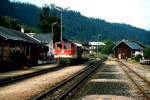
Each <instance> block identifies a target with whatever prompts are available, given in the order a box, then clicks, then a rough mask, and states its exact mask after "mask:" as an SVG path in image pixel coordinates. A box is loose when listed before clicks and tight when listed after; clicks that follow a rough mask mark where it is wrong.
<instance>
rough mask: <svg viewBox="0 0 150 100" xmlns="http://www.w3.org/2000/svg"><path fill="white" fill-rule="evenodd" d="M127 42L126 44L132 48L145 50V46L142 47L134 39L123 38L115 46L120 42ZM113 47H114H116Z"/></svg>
mask: <svg viewBox="0 0 150 100" xmlns="http://www.w3.org/2000/svg"><path fill="white" fill-rule="evenodd" d="M122 42H123V43H125V44H127V45H128V46H129V47H130V48H131V49H134V50H143V47H141V46H140V45H139V44H138V43H136V42H135V41H133V42H129V41H127V40H122V41H120V42H118V43H117V45H116V46H115V47H114V48H116V47H117V46H118V45H119V44H120V43H122ZM114 48H113V49H114Z"/></svg>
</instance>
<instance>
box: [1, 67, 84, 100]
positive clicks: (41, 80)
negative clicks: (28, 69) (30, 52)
mask: <svg viewBox="0 0 150 100" xmlns="http://www.w3.org/2000/svg"><path fill="white" fill-rule="evenodd" d="M85 67H86V66H85V65H78V66H69V67H65V68H64V69H61V70H58V71H55V72H50V73H46V74H44V75H40V76H37V77H33V78H30V79H26V80H24V81H21V82H18V83H15V84H12V85H9V86H4V87H1V88H0V99H1V100H27V99H30V98H31V97H33V96H35V95H37V94H39V93H40V92H42V91H45V90H47V89H48V88H50V87H51V86H54V85H55V84H57V83H58V82H60V81H62V80H64V79H66V78H67V77H69V76H70V75H72V74H74V73H77V72H78V71H80V70H81V69H83V68H85Z"/></svg>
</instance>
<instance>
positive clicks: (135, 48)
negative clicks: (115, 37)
mask: <svg viewBox="0 0 150 100" xmlns="http://www.w3.org/2000/svg"><path fill="white" fill-rule="evenodd" d="M143 49H144V46H143V45H142V44H140V43H139V42H137V41H131V42H129V41H128V40H122V41H120V42H118V43H117V44H116V46H115V47H114V48H113V51H114V57H115V58H119V59H127V58H131V57H134V56H136V55H138V54H141V55H142V56H143Z"/></svg>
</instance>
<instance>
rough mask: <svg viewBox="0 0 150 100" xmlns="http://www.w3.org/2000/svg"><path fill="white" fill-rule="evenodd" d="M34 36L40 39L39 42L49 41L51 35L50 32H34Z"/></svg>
mask: <svg viewBox="0 0 150 100" xmlns="http://www.w3.org/2000/svg"><path fill="white" fill-rule="evenodd" d="M33 37H34V38H36V39H38V40H40V41H41V42H45V43H49V42H50V41H51V35H50V33H46V34H34V35H33Z"/></svg>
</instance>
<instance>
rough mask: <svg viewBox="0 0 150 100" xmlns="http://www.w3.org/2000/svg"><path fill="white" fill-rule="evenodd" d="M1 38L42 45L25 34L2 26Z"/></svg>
mask: <svg viewBox="0 0 150 100" xmlns="http://www.w3.org/2000/svg"><path fill="white" fill-rule="evenodd" d="M0 36H1V37H3V38H4V39H7V40H16V41H24V42H29V43H38V44H39V43H40V42H39V41H37V40H35V39H34V38H32V37H30V36H28V35H26V34H25V33H22V32H19V31H16V30H12V29H8V28H5V27H2V26H0Z"/></svg>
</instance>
